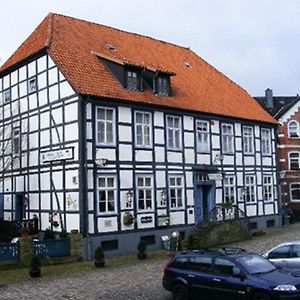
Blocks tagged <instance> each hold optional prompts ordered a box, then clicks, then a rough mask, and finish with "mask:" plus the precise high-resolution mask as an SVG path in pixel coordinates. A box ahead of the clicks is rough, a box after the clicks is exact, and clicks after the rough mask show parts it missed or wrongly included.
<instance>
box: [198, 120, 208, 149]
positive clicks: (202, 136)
mask: <svg viewBox="0 0 300 300" xmlns="http://www.w3.org/2000/svg"><path fill="white" fill-rule="evenodd" d="M196 131H197V150H198V152H204V153H207V152H209V123H208V122H207V121H197V123H196Z"/></svg>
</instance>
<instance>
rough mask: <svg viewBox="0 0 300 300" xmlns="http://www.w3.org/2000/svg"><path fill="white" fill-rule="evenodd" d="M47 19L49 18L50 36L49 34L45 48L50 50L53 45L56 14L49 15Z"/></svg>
mask: <svg viewBox="0 0 300 300" xmlns="http://www.w3.org/2000/svg"><path fill="white" fill-rule="evenodd" d="M47 17H49V24H48V34H47V39H46V42H45V47H47V48H49V47H50V45H51V39H52V31H53V23H54V14H53V13H49V14H48V16H47ZM47 17H46V18H47Z"/></svg>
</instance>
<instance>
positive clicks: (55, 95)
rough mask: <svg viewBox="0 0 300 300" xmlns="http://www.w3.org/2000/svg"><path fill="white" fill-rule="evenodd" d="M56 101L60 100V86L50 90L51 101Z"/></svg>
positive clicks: (56, 85)
mask: <svg viewBox="0 0 300 300" xmlns="http://www.w3.org/2000/svg"><path fill="white" fill-rule="evenodd" d="M56 100H58V84H55V85H53V86H51V87H50V88H49V101H50V102H54V101H56Z"/></svg>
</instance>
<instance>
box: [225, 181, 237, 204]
mask: <svg viewBox="0 0 300 300" xmlns="http://www.w3.org/2000/svg"><path fill="white" fill-rule="evenodd" d="M224 198H225V203H234V202H235V178H234V176H226V177H225V178H224Z"/></svg>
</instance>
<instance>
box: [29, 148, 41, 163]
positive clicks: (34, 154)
mask: <svg viewBox="0 0 300 300" xmlns="http://www.w3.org/2000/svg"><path fill="white" fill-rule="evenodd" d="M38 158H39V152H38V151H37V150H36V151H30V153H29V165H30V166H31V167H32V166H37V165H38V162H39V160H38Z"/></svg>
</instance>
